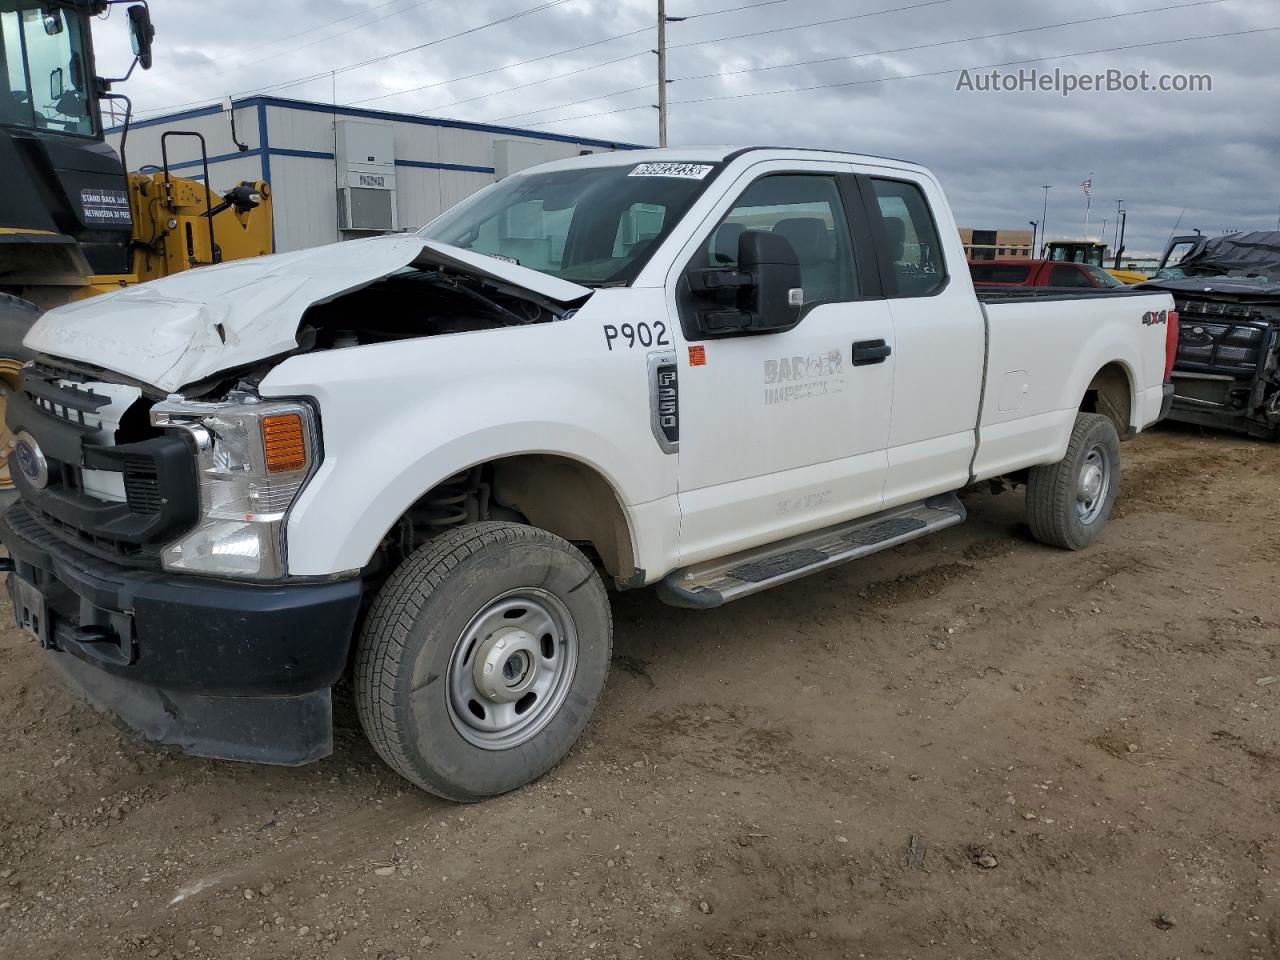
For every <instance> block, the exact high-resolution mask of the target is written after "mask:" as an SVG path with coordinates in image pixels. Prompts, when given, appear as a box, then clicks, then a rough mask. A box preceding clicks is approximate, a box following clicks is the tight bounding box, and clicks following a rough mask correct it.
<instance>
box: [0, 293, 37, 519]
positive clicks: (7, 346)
mask: <svg viewBox="0 0 1280 960" xmlns="http://www.w3.org/2000/svg"><path fill="white" fill-rule="evenodd" d="M39 316H40V308H39V307H37V306H36V305H35V304H34V303H31V302H30V301H28V300H23V299H21V298H20V297H15V296H11V295H10V294H7V293H0V513H4V511H5V510H8V509H9V507H10V505H12V504H13V503H14V502H15V501H16V500H17V499H18V491H17V490H16V489H14V486H13V478H12V477H11V476H10V475H9V454H10V453H12V452H13V447H14V443H15V440H14V437H13V434H12V433H11V432H10V430H9V428H8V426H7V425H6V424H5V422H4V416H5V412H6V411H5V408H6V407H7V406H8V402H9V394H11V393H14V392H16V391H17V389H18V376H19V374H20V373H21V372H22V366H23V364H25V363H26V362H27V361H28V360H30V359H31V358H32V353H31V351H30V350H28V349H26V348H25V347H24V346H23V345H22V338H23V337H25V336H26V335H27V331H29V330H30V329H31V325H32V324H33V323H35V322H36V318H37V317H39Z"/></svg>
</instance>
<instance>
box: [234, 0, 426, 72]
mask: <svg viewBox="0 0 1280 960" xmlns="http://www.w3.org/2000/svg"><path fill="white" fill-rule="evenodd" d="M392 2H395V3H398V2H400V0H392ZM435 2H436V0H418V2H417V3H412V4H410V5H409V6H407V7H404V8H402V9H400V10H392V11H391V12H390V13H388V14H385V15H383V16H381V17H375V18H374V19H373V20H369V21H367V22H365V23H357V24H356V25H355V26H352V27H348V28H347V29H345V30H339V31H337V32H336V33H331V34H329V35H327V36H324V37H319V38H317V39H315V40H311V41H308V42H307V43H303V44H299V45H298V46H296V47H289V48H287V49H285V50H281V51H279V52H277V53H275V54H273V55H272V56H275V57H282V56H285V55H286V54H290V53H297V52H298V51H299V50H306V49H307V48H308V47H314V46H316V45H317V44H320V43H328V42H329V41H330V40H336V39H337V38H338V37H344V36H346V35H347V34H349V33H355V32H356V31H357V30H363V29H365V28H366V27H372V26H373V25H374V24H375V23H381V22H382V21H383V20H390V19H391V18H392V17H398V16H400V15H401V14H402V13H408V12H409V11H410V10H417V9H418V8H419V7H425V6H426V5H427V4H429V3H435ZM386 6H389V4H385V3H383V4H379V5H378V6H376V7H373V8H371V9H370V10H366V11H365V13H373V12H374V11H375V10H381V9H382V8H383V7H386ZM352 16H359V14H352ZM343 19H344V20H349V19H350V17H344V18H343ZM338 22H339V21H337V20H335V21H333V23H338ZM330 25H332V24H330ZM309 32H310V31H307V30H304V31H303V33H309ZM295 36H299V37H300V36H302V33H299V34H296V35H295ZM290 39H292V38H290ZM275 42H278V41H275ZM261 46H269V44H262V45H260V46H259V47H251V48H250V50H257V49H261ZM248 52H249V51H248V50H246V51H245V53H248ZM246 66H248V64H244V63H241V64H239V65H238V66H233V67H228V68H227V69H225V70H219V71H217V72H216V73H214V74H211V76H215V77H221V76H224V75H225V74H228V73H236V72H237V71H240V70H243V69H244V68H245V67H246Z"/></svg>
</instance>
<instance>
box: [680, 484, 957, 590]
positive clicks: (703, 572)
mask: <svg viewBox="0 0 1280 960" xmlns="http://www.w3.org/2000/svg"><path fill="white" fill-rule="evenodd" d="M964 518H965V509H964V504H962V503H961V502H960V498H959V497H957V496H956V495H955V494H954V493H949V494H945V495H943V496H939V497H930V498H929V499H928V500H922V501H920V502H918V503H912V504H908V505H906V506H903V507H895V508H893V509H892V510H885V511H883V512H882V513H876V514H872V515H871V516H869V517H861V518H859V519H857V520H850V521H848V522H846V523H840V524H836V525H835V526H833V527H825V528H823V529H822V530H815V531H813V532H812V533H803V534H800V535H799V536H795V537H789V538H787V539H786V540H781V541H779V542H778V543H770V544H766V545H765V546H763V547H756V548H754V549H752V550H744V551H743V552H741V553H736V554H734V555H732V556H729V557H723V558H721V559H719V560H708V561H707V562H706V563H699V564H695V565H694V566H692V567H684V568H683V569H680V570H673V571H672V572H671V573H669V574H667V575H666V576H665V577H664V578H663V579H662V580H661V581H660V582H659V583H658V597H659V598H660V599H661V600H662V601H663V602H664V603H669V604H671V605H672V606H675V607H694V608H698V609H706V608H708V607H718V606H720V605H721V604H725V603H728V602H729V601H730V600H737V599H738V598H739V597H745V596H748V595H750V594H753V593H759V592H760V591H761V590H766V589H768V588H769V587H776V586H778V584H781V583H790V582H791V581H792V580H798V579H799V578H800V577H803V576H805V575H806V574H810V573H814V572H815V571H818V570H825V569H826V568H828V567H834V566H835V565H836V564H838V563H846V562H847V561H849V560H857V559H858V558H859V557H865V556H869V555H870V554H873V553H879V552H880V551H881V550H888V549H889V548H890V547H896V546H898V544H900V543H906V542H907V541H908V540H915V539H917V538H919V537H923V536H925V535H926V534H929V533H935V532H936V531H938V530H942V529H943V528H945V527H951V526H954V525H955V524H957V523H960V522H961V521H962V520H964Z"/></svg>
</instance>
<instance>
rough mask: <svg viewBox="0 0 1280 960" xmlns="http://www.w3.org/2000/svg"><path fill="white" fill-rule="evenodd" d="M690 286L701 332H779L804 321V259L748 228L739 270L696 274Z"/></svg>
mask: <svg viewBox="0 0 1280 960" xmlns="http://www.w3.org/2000/svg"><path fill="white" fill-rule="evenodd" d="M689 288H690V290H691V291H692V293H693V296H694V298H695V301H696V311H697V324H698V329H699V331H700V332H701V333H703V334H706V335H707V336H718V335H722V334H726V333H777V332H780V331H782V330H790V329H791V328H792V327H794V326H795V325H796V324H798V323H799V322H800V311H801V309H802V308H803V307H804V289H803V287H802V286H801V280H800V258H799V257H798V256H797V255H796V251H795V247H793V246H792V245H791V241H789V240H788V239H787V238H786V237H784V236H782V235H780V234H777V233H771V232H769V231H767V230H746V231H744V232H743V233H742V235H741V236H740V237H739V238H738V267H737V269H731V268H723V267H722V268H716V267H712V268H710V269H707V270H694V271H692V272H691V273H690V274H689Z"/></svg>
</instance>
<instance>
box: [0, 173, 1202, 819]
mask: <svg viewBox="0 0 1280 960" xmlns="http://www.w3.org/2000/svg"><path fill="white" fill-rule="evenodd" d="M1172 305H1173V304H1172V299H1171V298H1170V296H1169V295H1168V294H1166V293H1155V294H1130V293H1124V292H1121V293H1107V294H1103V295H1088V294H1085V293H1083V292H1082V291H1079V290H1071V291H1053V290H1049V291H1036V292H1035V293H1034V294H1032V293H1021V292H1017V293H1015V294H1014V295H1010V294H1008V293H1007V292H1004V293H998V294H997V293H992V294H990V295H989V296H987V295H984V296H978V295H976V294H975V291H974V287H973V285H972V283H971V281H970V278H969V271H968V269H967V267H966V264H965V257H964V253H963V250H962V248H961V245H960V240H959V235H958V233H957V230H956V225H955V223H954V222H953V219H952V216H951V213H950V210H949V209H948V206H947V203H946V200H945V199H944V197H943V193H942V189H941V187H940V186H939V185H938V182H937V180H935V179H934V177H933V175H932V174H930V173H929V171H928V170H926V169H924V168H922V167H919V166H916V165H914V164H911V163H904V162H900V161H897V160H886V159H881V158H876V157H868V156H859V155H851V154H844V153H837V152H827V151H815V150H794V149H777V148H749V149H738V150H727V149H706V148H701V149H681V150H666V151H647V152H635V153H613V154H607V155H598V156H592V157H582V158H577V159H572V160H566V161H561V162H556V163H552V164H547V165H545V166H541V167H537V168H534V169H532V170H529V171H527V172H524V173H521V174H518V175H515V176H511V177H509V178H507V179H505V180H502V181H501V182H499V183H496V184H494V185H492V186H490V187H488V188H486V189H485V190H482V191H480V192H479V193H477V194H476V195H474V196H472V197H471V198H469V199H468V200H466V201H464V202H463V203H461V204H459V205H458V206H456V207H455V208H453V209H452V210H450V211H448V212H446V213H445V214H443V215H442V216H441V217H439V218H438V219H437V220H435V221H434V222H433V223H431V224H430V225H429V226H427V227H426V228H424V229H423V230H421V231H420V232H418V233H416V234H406V235H397V236H388V237H382V238H375V239H368V240H361V241H355V242H350V243H341V244H337V245H333V246H327V247H321V248H317V249H313V250H306V251H302V252H298V253H290V254H284V255H279V256H272V257H263V258H261V259H259V260H250V261H240V262H236V263H230V264H225V265H222V266H215V267H208V268H204V269H201V270H196V271H191V272H188V273H183V274H179V275H176V276H173V277H170V278H168V279H164V280H159V281H156V282H154V283H149V284H144V285H142V286H138V287H133V288H130V289H126V290H121V291H120V292H118V293H112V294H108V295H105V296H101V297H98V298H95V299H91V300H86V301H83V302H80V303H76V304H72V305H69V306H66V307H62V308H60V309H57V310H54V311H51V312H50V313H48V314H46V315H45V316H44V317H42V318H41V319H40V320H39V321H37V322H36V324H35V326H34V327H33V328H32V330H31V332H30V333H29V335H28V336H27V338H26V341H25V343H26V346H27V347H28V348H29V349H30V350H32V351H33V352H34V354H35V355H36V359H35V360H34V361H33V362H31V363H30V364H28V365H27V367H26V368H25V370H24V373H23V379H22V386H21V389H20V391H18V392H16V393H14V394H13V395H11V396H10V398H9V401H8V411H9V412H8V427H9V429H10V430H11V431H12V437H13V439H14V441H15V443H16V447H15V448H14V455H13V457H12V458H11V463H14V464H15V465H16V469H15V471H14V473H15V480H16V483H17V485H18V487H19V489H20V492H21V500H20V502H19V503H17V504H16V505H14V506H13V507H11V508H10V509H9V511H8V512H7V513H6V514H5V515H4V517H3V519H0V539H2V540H3V542H4V544H5V546H6V547H7V548H8V551H9V556H10V558H11V559H10V560H9V561H6V569H8V570H9V571H10V575H9V578H8V585H9V593H10V596H11V597H12V599H13V605H14V609H15V612H16V615H17V618H18V622H19V624H20V625H21V626H22V627H23V628H24V629H25V630H27V631H28V632H30V633H31V634H32V635H33V636H34V637H35V638H36V639H37V640H38V641H39V644H40V645H41V646H42V647H43V648H44V649H45V651H46V655H47V657H48V659H49V661H50V662H51V663H53V664H56V665H57V666H58V667H59V668H61V670H62V671H64V672H65V673H66V674H67V675H68V676H69V678H70V680H71V681H72V682H73V683H74V685H75V686H77V687H78V688H80V689H81V690H82V691H83V693H84V694H85V695H86V696H87V697H88V698H89V699H90V700H91V701H92V702H93V703H95V704H96V705H98V706H99V707H101V708H103V709H106V710H109V711H112V712H114V713H116V714H118V715H119V716H120V717H122V718H123V719H124V720H126V721H127V722H128V723H129V724H131V725H133V726H134V727H135V728H137V729H139V730H140V731H141V732H142V733H143V734H144V735H145V736H147V737H148V738H150V739H152V740H156V741H160V742H164V743H170V744H176V745H178V746H180V747H181V748H183V749H185V750H187V751H189V752H191V753H194V754H199V755H203V756H213V757H225V758H231V759H237V760H252V761H262V762H275V763H303V762H307V761H310V760H314V759H317V758H319V757H322V756H324V755H326V754H327V753H328V752H330V750H331V747H332V721H331V699H330V697H331V693H330V691H331V688H332V686H333V684H334V683H335V682H336V681H338V679H339V678H340V677H341V676H342V675H343V674H344V673H348V672H349V673H350V674H351V676H352V678H353V684H354V694H355V698H356V701H357V705H358V708H359V715H360V718H361V721H362V723H363V725H364V728H365V730H366V732H367V734H368V736H369V738H370V740H371V741H372V743H373V745H374V746H375V748H376V749H377V751H378V752H379V753H380V754H381V755H382V757H384V758H385V759H386V761H387V762H388V763H389V764H390V765H391V766H392V767H394V768H395V769H396V770H397V771H399V772H400V773H401V774H403V775H404V776H405V777H406V778H408V779H409V780H411V781H412V782H413V783H415V784H417V785H419V786H420V787H423V788H425V789H426V790H429V791H431V792H433V793H436V794H439V795H441V796H444V797H448V798H452V799H455V800H460V801H468V800H478V799H481V798H483V797H487V796H492V795H494V794H498V793H501V792H503V791H507V790H511V789H512V788H515V787H518V786H520V785H522V784H524V783H527V782H528V781H530V780H532V779H533V778H535V777H537V776H539V775H540V774H542V773H544V772H545V771H547V770H548V769H550V768H551V767H552V766H553V765H555V764H556V763H557V762H558V761H559V760H560V759H561V758H562V757H563V756H564V755H565V753H566V752H567V751H568V750H569V748H570V747H571V746H572V744H573V743H574V741H575V739H576V738H577V737H578V736H579V734H580V733H581V732H582V730H583V728H584V727H585V725H586V724H587V722H588V719H589V717H590V715H591V712H592V709H593V708H594V707H595V704H596V702H597V701H598V700H599V698H600V695H601V692H602V690H603V689H604V684H605V677H606V674H607V672H608V668H609V660H610V649H611V645H612V622H611V617H610V610H609V591H608V590H607V589H606V586H605V584H606V582H608V583H610V584H612V585H613V587H615V588H616V589H635V588H640V587H646V586H655V587H656V588H657V594H658V596H659V597H661V598H662V599H663V600H665V601H667V602H669V603H673V604H677V605H680V606H686V607H696V608H706V607H714V606H717V605H719V604H722V603H725V602H727V601H730V600H733V599H736V598H739V597H743V596H746V595H748V594H751V593H754V592H756V591H758V590H763V589H765V588H766V587H770V586H774V585H777V584H782V583H786V582H787V581H790V580H793V579H795V578H797V577H799V576H802V575H803V574H806V573H810V572H813V571H815V570H821V569H824V568H827V567H829V566H831V565H832V564H836V563H841V562H844V561H846V560H850V559H854V558H856V557H861V556H865V555H867V554H870V553H874V552H876V551H878V550H884V549H887V548H890V547H893V546H895V545H897V544H901V543H903V542H905V541H908V540H911V539H914V538H917V537H921V536H924V535H925V534H928V533H931V532H933V531H936V530H940V529H942V528H944V527H947V526H950V525H952V524H955V523H959V522H961V521H962V520H963V519H964V516H965V508H964V507H963V506H962V504H961V502H960V500H959V499H958V498H957V492H958V491H962V490H964V489H965V488H968V487H973V486H974V485H975V484H978V483H980V482H982V481H986V480H989V479H992V478H1012V480H1014V481H1015V482H1024V483H1025V484H1026V498H1027V507H1028V521H1029V524H1030V527H1031V531H1032V533H1033V534H1034V535H1035V537H1036V538H1038V539H1039V540H1040V541H1042V542H1044V543H1047V544H1052V545H1055V546H1058V547H1065V548H1069V549H1078V548H1081V547H1084V546H1086V545H1087V544H1089V543H1090V542H1091V541H1092V540H1094V539H1095V538H1096V537H1097V536H1098V535H1099V533H1100V532H1101V530H1102V527H1103V525H1104V524H1105V523H1106V520H1107V516H1108V514H1109V512H1110V510H1111V507H1112V504H1113V502H1114V500H1115V497H1116V492H1117V488H1118V484H1119V477H1120V446H1119V440H1120V439H1121V438H1122V437H1126V436H1129V435H1132V434H1134V433H1137V432H1138V431H1140V430H1141V429H1143V428H1144V427H1146V426H1148V425H1150V424H1152V423H1153V422H1155V421H1156V420H1158V419H1159V418H1160V417H1161V416H1162V415H1163V413H1164V412H1165V409H1166V407H1167V405H1168V402H1169V397H1170V394H1171V389H1170V378H1169V373H1170V364H1171V361H1172V358H1173V348H1174V347H1175V346H1176V332H1177V323H1176V322H1172V321H1171V320H1170V311H1171V308H1172Z"/></svg>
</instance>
